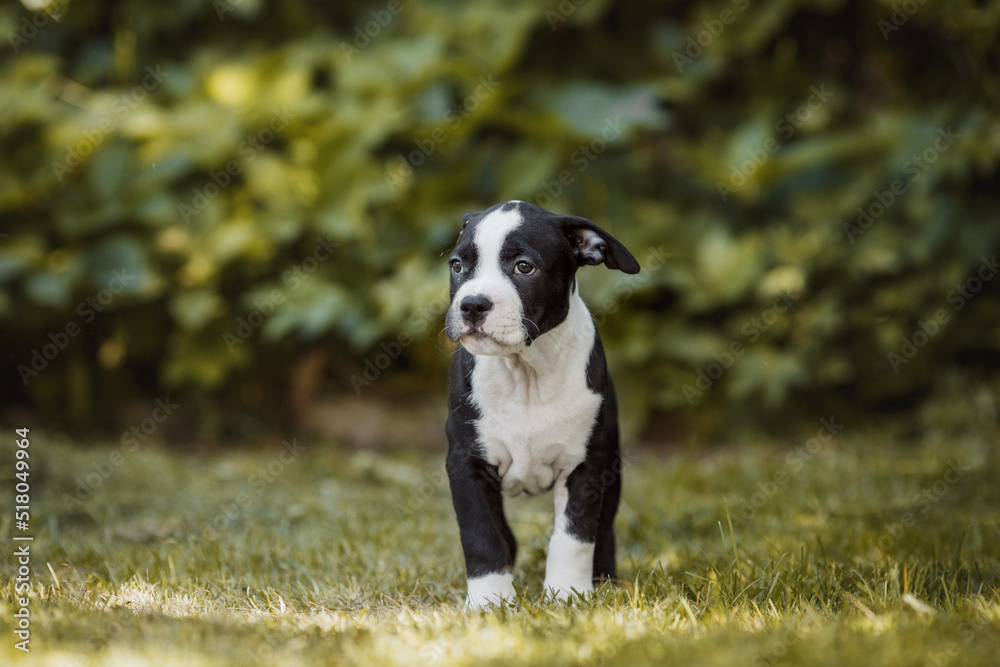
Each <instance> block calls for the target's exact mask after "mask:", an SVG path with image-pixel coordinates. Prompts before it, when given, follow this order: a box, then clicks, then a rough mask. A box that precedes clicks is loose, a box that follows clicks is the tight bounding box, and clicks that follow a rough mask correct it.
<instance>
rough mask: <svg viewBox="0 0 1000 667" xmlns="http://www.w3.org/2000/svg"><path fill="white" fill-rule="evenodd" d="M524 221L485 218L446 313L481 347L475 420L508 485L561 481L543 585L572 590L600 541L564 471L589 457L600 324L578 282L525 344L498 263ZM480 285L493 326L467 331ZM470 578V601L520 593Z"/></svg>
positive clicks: (486, 452)
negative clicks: (573, 510)
mask: <svg viewBox="0 0 1000 667" xmlns="http://www.w3.org/2000/svg"><path fill="white" fill-rule="evenodd" d="M521 221H522V219H521V216H520V214H519V213H518V212H517V211H507V212H497V213H493V214H491V215H490V216H489V217H488V218H486V219H484V220H483V221H481V222H480V223H479V224H478V226H477V228H476V232H475V237H474V238H473V241H474V243H475V244H476V247H477V251H478V253H479V266H477V267H476V269H475V271H476V272H475V274H474V275H473V277H472V278H471V279H470V280H468V281H466V283H465V284H463V285H462V287H461V288H460V289H459V291H458V293H456V295H455V298H454V300H453V302H452V304H453V305H452V309H451V310H450V311H449V314H448V317H449V318H450V323H452V322H453V323H454V325H455V330H457V331H459V332H460V333H461V334H463V336H464V337H462V338H461V343H462V345H463V346H464V347H465V348H466V349H467V350H468V351H469V352H472V353H473V354H476V355H477V356H476V361H475V366H474V368H473V370H472V395H471V398H472V400H473V402H474V403H475V404H476V406H477V407H478V408H479V412H480V414H481V417H480V419H479V420H478V421H477V423H476V426H477V431H478V434H479V439H480V445H481V448H482V455H483V457H484V458H485V459H486V461H488V462H489V463H490V464H492V465H495V466H497V469H498V471H499V474H500V480H501V481H500V486H501V489H502V490H503V492H504V494H506V495H508V496H515V495H518V494H519V493H522V492H524V493H529V494H537V493H541V492H543V491H547V490H549V489H555V510H556V511H555V529H554V531H553V533H552V539H551V541H550V543H549V553H548V558H547V561H546V567H545V571H546V574H545V589H546V590H548V591H551V592H552V593H554V594H555V595H556V597H558V598H560V599H565V598H566V597H567V596H569V595H570V594H571V593H572V591H574V590H575V591H578V592H586V591H591V590H593V583H592V576H593V558H594V544H593V543H584V542H581V541H579V540H578V539H577V538H575V537H573V536H572V535H571V534H570V533H569V530H568V520H567V518H566V503H567V499H568V491H567V489H566V478H567V477H568V476H569V474H570V473H571V472H573V470H574V469H575V468H576V467H577V466H578V465H580V463H582V462H583V459H584V457H585V456H586V452H587V442H588V441H589V439H590V433H591V431H592V430H593V427H594V423H595V421H596V420H597V411H598V410H599V409H600V406H601V401H602V398H601V395H600V394H598V393H596V392H594V391H592V390H591V389H590V388H589V387H588V386H587V365H588V362H589V360H590V353H591V351H592V350H593V347H594V341H595V339H596V331H595V328H594V321H593V319H592V318H591V317H590V312H589V311H588V310H587V306H586V304H584V302H583V299H582V298H581V297H580V294H579V291H574V293H573V294H572V295H570V294H567V295H566V297H567V298H568V299H569V313H568V314H567V316H566V319H565V320H564V321H563V322H562V323H560V324H559V325H558V326H556V327H555V328H554V329H552V330H551V331H548V332H546V333H544V334H542V335H541V336H539V337H538V338H536V339H535V340H534V341H532V344H531V345H530V346H526V345H525V337H526V333H527V332H526V331H524V328H523V326H522V325H521V321H522V317H523V312H524V310H523V307H522V305H521V301H520V296H519V294H518V293H517V289H516V288H515V287H514V283H513V278H512V276H510V275H507V274H506V273H505V272H504V271H503V270H502V268H501V267H500V263H499V255H500V249H501V247H502V246H503V242H504V239H505V238H506V237H507V235H508V234H509V233H510V232H511V231H512V230H513V229H515V228H516V227H517V226H518V225H519V224H521ZM476 294H484V295H486V296H487V297H489V298H490V300H491V301H493V308H492V309H491V310H490V311H489V313H488V314H487V316H486V317H485V318H484V321H483V323H482V328H481V331H482V332H483V333H484V334H485V335H468V334H469V333H470V332H471V330H472V329H471V327H470V326H469V325H468V324H467V323H465V322H464V321H462V319H461V314H460V312H458V304H460V303H461V300H462V299H463V298H464V297H466V296H471V295H476ZM468 586H469V597H468V601H467V606H468V607H470V608H481V607H484V606H487V605H489V604H490V603H493V602H495V601H497V600H499V599H513V597H514V588H513V577H512V575H511V574H510V573H495V574H489V575H486V576H483V577H477V578H475V579H471V580H469V582H468Z"/></svg>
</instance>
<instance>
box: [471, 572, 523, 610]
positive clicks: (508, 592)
mask: <svg viewBox="0 0 1000 667" xmlns="http://www.w3.org/2000/svg"><path fill="white" fill-rule="evenodd" d="M516 597H517V594H516V593H515V592H514V575H513V574H512V573H510V572H496V573H494V574H487V575H484V576H482V577H476V578H475V579H469V596H468V597H467V598H466V600H465V608H466V609H488V608H490V607H492V606H495V605H499V604H502V603H503V602H513V601H514V599H515V598H516Z"/></svg>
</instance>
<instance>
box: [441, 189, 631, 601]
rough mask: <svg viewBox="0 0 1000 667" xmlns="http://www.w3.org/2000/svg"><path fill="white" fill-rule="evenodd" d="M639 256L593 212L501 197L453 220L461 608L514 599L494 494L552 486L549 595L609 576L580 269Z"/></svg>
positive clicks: (604, 466)
mask: <svg viewBox="0 0 1000 667" xmlns="http://www.w3.org/2000/svg"><path fill="white" fill-rule="evenodd" d="M601 263H604V264H605V265H606V266H608V268H611V269H618V270H620V271H624V272H625V273H637V272H638V271H639V263H638V262H637V261H636V260H635V258H634V257H633V256H632V255H631V253H629V251H628V250H626V249H625V246H623V245H622V244H621V243H620V242H618V241H617V240H616V239H615V238H614V237H612V236H611V235H610V234H608V233H607V232H605V231H604V230H602V229H601V228H599V227H598V226H597V225H595V224H594V223H593V222H591V221H590V220H586V219H584V218H578V217H575V216H568V215H556V214H554V213H550V212H548V211H545V210H542V209H540V208H538V207H537V206H534V205H532V204H527V203H525V202H519V201H511V202H506V203H503V204H497V205H496V206H493V207H492V208H489V209H487V210H485V211H480V212H478V213H468V214H466V215H465V216H464V217H463V218H462V231H461V233H460V235H459V239H458V243H457V245H456V246H455V252H454V254H453V255H452V257H451V306H450V307H449V309H448V315H447V321H446V331H447V333H448V337H449V338H450V339H451V340H452V341H455V342H458V343H460V344H461V346H460V347H459V349H458V350H457V351H456V353H455V355H454V356H453V357H452V364H451V374H450V396H449V415H448V424H447V433H448V461H447V470H448V478H449V481H450V483H451V493H452V500H453V502H454V505H455V513H456V515H457V517H458V527H459V531H460V534H461V539H462V550H463V552H464V554H465V567H466V575H467V580H468V598H467V602H466V604H467V606H468V607H472V608H481V607H485V606H488V605H491V604H496V603H499V602H500V601H501V600H512V599H513V598H514V586H513V572H512V570H513V566H514V554H515V550H516V543H515V540H514V534H513V533H512V532H511V530H510V527H509V526H508V524H507V521H506V519H505V518H504V512H503V502H502V495H508V496H515V495H518V494H520V493H522V492H523V493H526V494H529V495H534V494H537V493H541V492H543V491H549V490H552V491H553V492H554V495H555V529H554V531H553V533H552V539H551V542H550V543H549V552H548V558H547V561H546V564H545V582H544V587H545V589H546V591H549V592H550V593H552V594H554V595H555V596H556V597H558V598H560V599H564V598H566V597H567V596H568V595H570V594H571V593H572V592H573V591H577V592H585V591H590V590H593V582H594V581H595V580H597V581H600V580H602V579H605V578H614V577H615V576H616V575H615V542H614V534H613V531H612V520H613V519H614V516H615V512H616V511H617V508H618V497H619V495H620V492H621V478H620V473H621V463H620V454H619V447H618V416H617V407H616V405H615V394H614V390H613V388H612V386H611V378H610V377H608V371H607V365H606V362H605V359H604V349H603V347H602V346H601V340H600V338H599V337H598V335H597V330H596V328H595V327H594V322H593V319H592V318H591V316H590V312H589V311H588V310H587V306H586V305H585V304H584V302H583V299H582V298H580V294H579V290H578V289H577V284H576V270H577V267H580V266H583V265H587V264H601Z"/></svg>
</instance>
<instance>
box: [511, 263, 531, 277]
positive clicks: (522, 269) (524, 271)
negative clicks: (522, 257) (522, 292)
mask: <svg viewBox="0 0 1000 667" xmlns="http://www.w3.org/2000/svg"><path fill="white" fill-rule="evenodd" d="M514 270H515V271H517V272H518V273H520V274H521V275H522V276H528V275H531V274H532V273H534V272H535V267H533V266H532V265H531V264H528V263H527V262H518V263H517V264H515V265H514Z"/></svg>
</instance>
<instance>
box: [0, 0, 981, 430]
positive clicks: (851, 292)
mask: <svg viewBox="0 0 1000 667" xmlns="http://www.w3.org/2000/svg"><path fill="white" fill-rule="evenodd" d="M998 26H1000V2H993V1H985V0H978V1H977V0H951V1H948V2H923V1H922V0H905V1H902V2H889V1H886V2H860V1H845V0H814V1H812V2H806V1H804V0H719V1H708V2H651V1H642V2H610V1H604V0H561V1H559V0H542V1H527V0H522V1H519V2H500V1H499V0H497V1H495V2H491V1H476V2H435V3H419V2H414V1H410V0H372V1H366V2H337V3H332V2H330V3H327V2H320V1H319V0H293V1H291V2H277V1H268V0H214V2H209V1H208V0H175V1H173V2H169V3H149V2H139V1H138V0H124V1H119V2H107V1H104V2H102V1H99V0H54V1H52V2H48V1H46V0H21V2H13V1H10V2H5V3H4V4H3V6H2V7H0V33H2V34H3V35H5V36H6V41H7V42H8V44H7V46H6V48H5V51H4V54H3V56H2V60H0V155H2V158H0V337H2V345H0V349H2V352H0V354H2V355H3V369H4V372H3V375H2V377H0V392H2V394H3V400H2V404H0V411H2V412H0V418H2V419H4V420H5V421H9V422H12V423H17V424H18V425H19V426H23V425H37V426H40V427H45V428H48V429H57V430H63V431H67V432H71V433H74V434H84V433H109V434H113V435H114V436H115V437H117V435H118V434H119V433H121V434H122V439H123V440H122V441H123V442H125V439H126V436H127V435H128V434H131V437H134V438H136V439H139V440H145V439H146V438H147V437H155V438H163V439H166V440H168V441H171V442H176V443H208V442H238V441H240V440H245V439H255V438H258V437H260V436H261V434H265V433H268V434H275V433H283V432H294V433H315V434H321V435H327V436H331V437H336V438H341V439H343V440H349V441H351V442H354V443H357V444H361V445H365V446H381V445H387V444H388V445H392V444H408V443H414V442H428V443H436V444H441V443H442V442H443V430H442V424H443V419H444V409H445V408H444V403H443V399H444V392H445V385H446V377H445V376H446V367H447V362H448V358H449V355H450V354H451V353H452V351H453V348H451V347H450V344H449V343H448V342H447V339H446V338H445V336H443V334H442V326H443V323H442V321H441V318H442V316H443V315H444V312H445V309H446V307H447V286H448V285H447V280H448V273H447V258H448V254H449V252H450V249H451V247H452V245H453V243H454V240H455V237H456V235H457V232H458V229H459V221H460V216H461V215H462V214H463V213H464V212H466V211H475V210H479V209H482V208H485V207H487V206H489V205H491V204H494V203H497V202H500V201H504V200H508V199H522V200H527V201H531V202H533V203H536V204H538V205H539V206H542V207H543V208H546V209H549V210H552V211H556V212H566V213H573V214H577V215H581V216H584V217H588V218H590V219H592V220H594V221H595V222H597V223H598V224H600V225H601V226H603V227H604V228H605V229H608V230H609V231H611V232H612V233H613V234H614V235H615V236H616V237H617V238H619V239H620V240H622V241H623V242H624V243H625V244H626V246H628V247H629V248H630V249H631V251H632V252H633V254H634V255H635V256H636V258H637V259H638V260H639V262H640V263H641V264H642V266H643V271H642V272H641V273H640V274H638V275H635V276H626V275H625V274H622V273H618V272H613V271H608V270H606V269H605V268H604V267H596V268H587V269H585V270H582V271H581V274H580V275H581V282H582V290H583V294H584V297H585V299H586V300H587V301H588V303H589V305H590V307H591V310H592V311H593V313H594V316H595V319H596V320H597V323H598V325H599V330H600V333H601V336H602V337H603V338H604V341H605V346H606V348H607V350H608V353H609V357H610V362H611V365H612V369H613V371H614V373H615V377H616V382H617V386H618V391H619V394H620V397H621V401H620V402H621V404H622V411H623V413H624V419H625V427H626V430H627V433H628V434H629V437H631V438H639V439H643V440H647V441H654V442H680V441H694V440H697V441H700V442H707V441H720V440H728V441H734V442H735V441H739V440H740V439H742V438H750V437H752V438H755V439H759V438H761V437H770V436H777V435H780V434H782V433H785V432H787V431H789V430H792V429H799V428H804V427H805V426H809V427H810V428H812V429H815V427H816V424H817V423H818V420H819V419H821V418H823V419H831V418H835V419H836V421H837V422H841V423H845V424H850V425H852V426H864V427H871V428H876V429H881V430H885V431H888V432H891V433H894V434H897V435H899V437H901V438H908V439H914V440H919V439H923V438H925V437H929V436H930V435H934V436H935V437H937V436H941V435H945V436H950V435H957V434H961V433H963V432H969V431H973V432H977V433H995V429H996V420H997V406H996V401H997V393H998V391H1000V299H998V291H997V286H998V284H1000V280H994V278H996V277H997V273H1000V264H998V263H997V254H996V253H998V252H1000V205H998V186H1000V179H998V162H1000V114H998V111H1000V47H998V45H1000V35H998ZM127 429H130V430H127ZM123 430H125V432H124V433H123V432H122V431H123Z"/></svg>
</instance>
